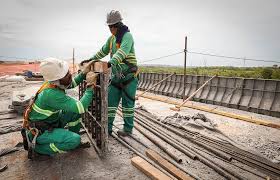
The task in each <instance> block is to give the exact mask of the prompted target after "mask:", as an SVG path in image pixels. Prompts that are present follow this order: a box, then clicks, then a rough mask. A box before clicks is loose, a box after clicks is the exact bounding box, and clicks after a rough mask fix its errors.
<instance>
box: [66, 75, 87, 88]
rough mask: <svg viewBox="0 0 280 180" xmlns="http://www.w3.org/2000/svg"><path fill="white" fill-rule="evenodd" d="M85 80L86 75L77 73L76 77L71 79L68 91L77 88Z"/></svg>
mask: <svg viewBox="0 0 280 180" xmlns="http://www.w3.org/2000/svg"><path fill="white" fill-rule="evenodd" d="M85 79H86V75H85V74H84V73H82V72H81V73H79V74H78V75H77V76H75V77H74V78H72V82H71V85H70V87H69V88H68V89H72V88H74V87H76V86H78V85H79V84H80V83H81V82H83V80H85Z"/></svg>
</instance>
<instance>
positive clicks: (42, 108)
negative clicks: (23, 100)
mask: <svg viewBox="0 0 280 180" xmlns="http://www.w3.org/2000/svg"><path fill="white" fill-rule="evenodd" d="M84 79H85V75H84V74H82V73H80V74H78V75H77V76H76V77H75V78H73V79H72V83H71V86H70V87H69V88H74V87H76V86H77V85H79V84H80V83H81V82H82V81H83V80H84ZM47 83H49V82H47ZM92 98H93V90H92V88H88V89H87V90H86V91H85V94H84V96H83V97H82V98H81V99H80V101H78V100H76V99H74V98H72V97H70V96H67V95H66V93H65V91H64V90H62V89H59V88H46V89H44V90H43V91H42V92H40V93H39V94H38V96H37V99H36V100H35V103H34V104H33V106H32V110H31V112H30V114H29V120H30V122H31V123H32V122H37V121H40V122H44V123H47V124H49V125H51V126H53V127H55V128H54V129H53V130H52V131H50V132H49V131H48V130H47V129H44V130H43V131H42V132H41V134H40V135H39V136H38V137H37V141H36V146H35V151H36V152H38V153H41V154H48V155H50V154H55V153H62V152H65V151H68V150H72V149H75V148H76V147H78V146H79V144H80V141H81V138H80V135H79V134H77V133H78V132H79V130H80V127H81V123H80V121H81V114H82V113H84V112H85V111H86V109H87V108H88V106H89V104H90V103H91V101H92ZM66 125H67V126H68V129H69V130H67V129H64V127H65V126H66Z"/></svg>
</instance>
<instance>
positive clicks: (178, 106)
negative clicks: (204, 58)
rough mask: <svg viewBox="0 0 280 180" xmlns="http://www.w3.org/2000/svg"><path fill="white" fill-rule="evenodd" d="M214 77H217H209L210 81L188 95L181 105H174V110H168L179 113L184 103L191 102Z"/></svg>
mask: <svg viewBox="0 0 280 180" xmlns="http://www.w3.org/2000/svg"><path fill="white" fill-rule="evenodd" d="M215 77H217V75H215V76H213V77H211V78H210V79H208V81H206V82H205V83H204V84H202V85H201V86H200V87H199V88H198V89H197V90H196V91H195V92H194V93H192V95H190V96H189V97H188V98H187V99H186V100H185V101H184V102H182V104H180V105H176V106H175V107H174V108H172V107H171V108H170V109H171V110H173V111H180V110H181V107H182V106H184V104H186V102H188V101H189V100H191V99H192V98H193V97H194V96H195V95H196V94H197V93H198V92H199V91H200V90H201V89H202V88H203V87H204V86H206V84H208V83H209V82H210V81H211V80H212V79H214V78H215Z"/></svg>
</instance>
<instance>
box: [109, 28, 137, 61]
mask: <svg viewBox="0 0 280 180" xmlns="http://www.w3.org/2000/svg"><path fill="white" fill-rule="evenodd" d="M132 45H133V38H132V35H131V33H130V32H127V33H125V34H124V36H123V38H122V42H121V46H120V48H119V49H118V50H117V52H116V53H115V54H114V56H113V57H112V58H111V60H110V61H109V63H110V64H112V65H117V64H119V63H121V62H122V61H123V60H124V59H125V58H126V57H127V55H128V54H129V52H130V50H131V48H132Z"/></svg>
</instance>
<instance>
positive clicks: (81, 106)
mask: <svg viewBox="0 0 280 180" xmlns="http://www.w3.org/2000/svg"><path fill="white" fill-rule="evenodd" d="M76 104H77V108H78V111H79V113H80V114H83V113H84V112H85V109H84V106H83V104H82V103H81V102H80V101H77V103H76Z"/></svg>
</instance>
